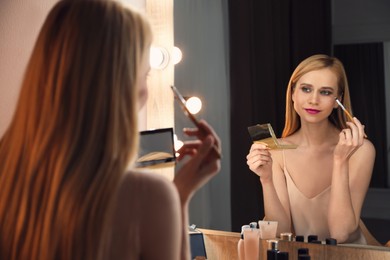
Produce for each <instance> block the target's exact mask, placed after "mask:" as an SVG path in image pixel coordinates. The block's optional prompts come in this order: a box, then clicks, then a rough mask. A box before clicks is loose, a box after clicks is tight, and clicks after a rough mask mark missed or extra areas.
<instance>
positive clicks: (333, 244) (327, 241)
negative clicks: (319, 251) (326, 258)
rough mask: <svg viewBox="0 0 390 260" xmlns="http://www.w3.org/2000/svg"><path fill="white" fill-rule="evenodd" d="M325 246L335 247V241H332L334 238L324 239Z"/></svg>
mask: <svg viewBox="0 0 390 260" xmlns="http://www.w3.org/2000/svg"><path fill="white" fill-rule="evenodd" d="M325 244H327V245H332V246H336V245H337V240H336V239H334V238H327V239H325Z"/></svg>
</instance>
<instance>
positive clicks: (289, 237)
mask: <svg viewBox="0 0 390 260" xmlns="http://www.w3.org/2000/svg"><path fill="white" fill-rule="evenodd" d="M280 239H281V240H285V241H293V235H292V233H287V232H285V233H280Z"/></svg>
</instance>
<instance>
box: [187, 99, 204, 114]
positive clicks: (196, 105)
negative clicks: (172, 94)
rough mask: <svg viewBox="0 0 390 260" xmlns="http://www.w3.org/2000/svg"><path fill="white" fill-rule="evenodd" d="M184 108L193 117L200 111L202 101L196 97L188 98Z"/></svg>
mask: <svg viewBox="0 0 390 260" xmlns="http://www.w3.org/2000/svg"><path fill="white" fill-rule="evenodd" d="M186 107H187V108H188V110H189V111H190V112H191V114H193V115H195V114H197V113H198V112H199V111H200V110H201V109H202V101H201V100H200V99H199V98H198V97H190V98H189V99H187V101H186Z"/></svg>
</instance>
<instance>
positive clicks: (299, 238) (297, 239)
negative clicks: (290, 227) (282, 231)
mask: <svg viewBox="0 0 390 260" xmlns="http://www.w3.org/2000/svg"><path fill="white" fill-rule="evenodd" d="M295 241H296V242H305V237H304V236H300V235H298V236H295Z"/></svg>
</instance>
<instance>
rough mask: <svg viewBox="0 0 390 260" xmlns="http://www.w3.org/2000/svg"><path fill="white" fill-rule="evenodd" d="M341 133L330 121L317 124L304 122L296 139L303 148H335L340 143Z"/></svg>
mask: <svg viewBox="0 0 390 260" xmlns="http://www.w3.org/2000/svg"><path fill="white" fill-rule="evenodd" d="M339 132H340V131H339V130H338V129H337V128H336V127H335V126H334V125H333V124H332V123H331V122H330V121H328V120H325V121H324V122H322V123H316V124H311V123H307V122H302V124H301V128H300V129H299V130H298V132H297V133H296V137H297V140H298V142H299V143H300V145H301V146H302V145H303V146H308V147H310V146H317V147H318V146H324V145H325V146H329V145H332V146H333V145H336V144H337V142H338V139H339V137H338V134H339Z"/></svg>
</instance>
